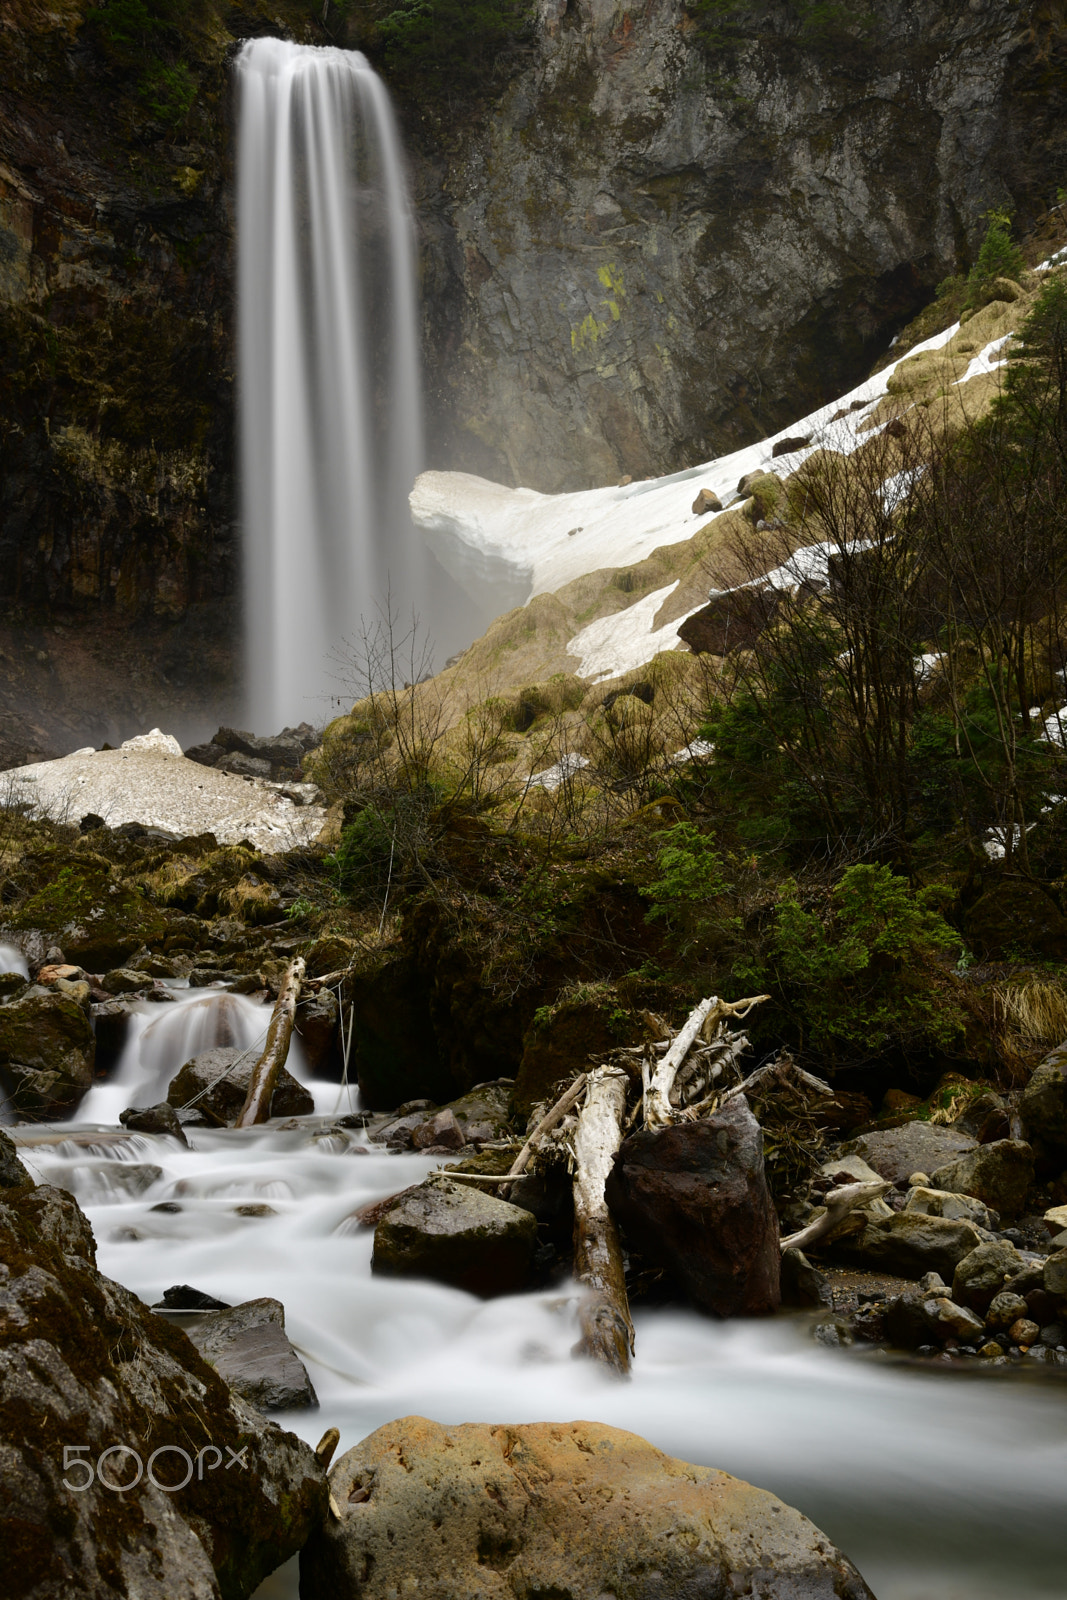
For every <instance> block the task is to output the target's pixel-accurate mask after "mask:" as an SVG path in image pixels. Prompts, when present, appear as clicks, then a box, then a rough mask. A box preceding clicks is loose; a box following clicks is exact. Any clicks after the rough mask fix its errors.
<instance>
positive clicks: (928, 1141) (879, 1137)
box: [841, 1122, 978, 1183]
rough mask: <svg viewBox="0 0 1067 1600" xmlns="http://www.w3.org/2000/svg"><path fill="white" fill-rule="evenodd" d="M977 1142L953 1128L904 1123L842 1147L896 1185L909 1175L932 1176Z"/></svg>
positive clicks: (861, 1135)
mask: <svg viewBox="0 0 1067 1600" xmlns="http://www.w3.org/2000/svg"><path fill="white" fill-rule="evenodd" d="M977 1144H978V1141H977V1140H976V1139H975V1138H973V1137H972V1136H971V1135H970V1134H967V1133H957V1132H956V1130H955V1129H954V1128H943V1127H941V1126H939V1125H938V1124H937V1123H934V1122H905V1123H904V1124H903V1126H902V1127H899V1128H876V1129H874V1130H873V1131H872V1132H871V1133H862V1134H860V1136H859V1138H857V1139H853V1140H851V1141H850V1142H849V1143H848V1144H846V1145H842V1147H841V1151H842V1154H843V1155H849V1154H851V1153H852V1152H853V1151H854V1152H855V1153H856V1154H857V1155H861V1156H862V1157H863V1159H864V1161H866V1162H867V1164H868V1166H871V1167H873V1168H874V1170H875V1172H876V1173H877V1174H878V1176H879V1177H880V1178H888V1179H889V1181H890V1183H900V1182H901V1181H902V1180H904V1179H906V1178H909V1177H910V1176H911V1174H912V1173H913V1172H929V1173H933V1171H934V1170H935V1168H937V1167H943V1166H944V1165H945V1163H946V1162H948V1161H954V1160H955V1159H956V1157H957V1156H961V1155H965V1154H966V1152H967V1151H968V1150H974V1149H976V1148H977Z"/></svg>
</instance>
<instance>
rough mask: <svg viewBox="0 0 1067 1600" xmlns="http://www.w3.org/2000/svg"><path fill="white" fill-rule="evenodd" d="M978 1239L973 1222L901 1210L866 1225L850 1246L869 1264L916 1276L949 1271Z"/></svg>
mask: <svg viewBox="0 0 1067 1600" xmlns="http://www.w3.org/2000/svg"><path fill="white" fill-rule="evenodd" d="M981 1242H982V1236H981V1234H980V1233H979V1231H978V1229H977V1228H976V1227H975V1225H974V1223H973V1222H965V1221H963V1220H962V1219H960V1220H958V1221H957V1220H950V1219H949V1218H948V1217H928V1216H924V1215H923V1214H922V1213H921V1212H915V1211H901V1212H898V1213H897V1215H896V1216H893V1217H886V1218H883V1219H880V1220H879V1221H878V1222H877V1223H875V1224H873V1225H871V1226H869V1227H867V1228H865V1229H864V1231H863V1233H862V1234H861V1236H860V1237H859V1239H857V1240H851V1239H850V1240H849V1249H850V1251H852V1252H854V1253H856V1254H857V1255H859V1256H860V1257H861V1259H862V1260H863V1261H864V1262H865V1263H867V1264H870V1265H871V1266H878V1267H881V1268H883V1269H884V1270H885V1271H887V1272H898V1273H900V1275H901V1277H904V1278H918V1277H921V1276H922V1274H923V1273H924V1272H931V1271H932V1272H940V1273H942V1274H948V1275H951V1274H952V1272H953V1271H954V1270H955V1268H956V1264H957V1263H958V1262H960V1261H962V1260H963V1258H964V1257H965V1256H968V1255H970V1254H971V1252H972V1251H973V1250H974V1249H975V1247H976V1246H977V1245H979V1244H981ZM954 1298H955V1297H954Z"/></svg>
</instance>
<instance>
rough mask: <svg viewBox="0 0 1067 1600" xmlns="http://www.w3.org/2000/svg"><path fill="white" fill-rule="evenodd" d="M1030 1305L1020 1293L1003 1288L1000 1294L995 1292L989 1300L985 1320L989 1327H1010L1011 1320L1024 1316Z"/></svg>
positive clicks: (1014, 1320)
mask: <svg viewBox="0 0 1067 1600" xmlns="http://www.w3.org/2000/svg"><path fill="white" fill-rule="evenodd" d="M1029 1310H1030V1307H1029V1306H1028V1305H1027V1303H1026V1301H1025V1300H1024V1299H1023V1297H1022V1295H1021V1294H1012V1293H1011V1292H1010V1290H1007V1289H1005V1290H1004V1292H1003V1293H1002V1294H995V1295H994V1296H993V1298H992V1300H991V1301H990V1302H989V1310H988V1311H987V1312H986V1322H987V1323H988V1324H989V1326H990V1327H991V1328H1010V1327H1011V1325H1012V1323H1013V1322H1018V1320H1019V1318H1020V1317H1025V1316H1026V1315H1027V1313H1028V1312H1029Z"/></svg>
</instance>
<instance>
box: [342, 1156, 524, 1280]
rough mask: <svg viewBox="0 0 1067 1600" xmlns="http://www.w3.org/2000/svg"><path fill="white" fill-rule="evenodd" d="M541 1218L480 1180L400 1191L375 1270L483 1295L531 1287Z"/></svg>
mask: <svg viewBox="0 0 1067 1600" xmlns="http://www.w3.org/2000/svg"><path fill="white" fill-rule="evenodd" d="M536 1245H537V1222H536V1219H535V1218H534V1217H533V1216H532V1214H531V1213H530V1212H529V1211H524V1210H522V1209H521V1208H520V1207H519V1206H513V1205H511V1204H510V1202H508V1201H507V1200H498V1199H497V1197H496V1196H495V1195H487V1194H483V1193H482V1192H481V1191H480V1190H478V1189H477V1188H475V1186H474V1185H473V1184H466V1183H457V1182H455V1181H454V1180H449V1179H447V1178H446V1179H436V1180H434V1181H432V1182H429V1183H423V1184H419V1185H418V1187H417V1188H414V1189H409V1190H408V1191H407V1192H406V1193H405V1194H403V1195H401V1196H400V1198H399V1200H398V1202H397V1204H396V1205H395V1206H393V1208H392V1209H391V1210H390V1211H387V1212H386V1213H385V1216H384V1217H383V1218H382V1220H381V1221H380V1222H379V1223H378V1226H377V1228H376V1229H375V1230H374V1254H373V1256H372V1257H371V1267H372V1270H373V1271H374V1272H377V1273H385V1274H388V1275H389V1276H394V1277H412V1278H433V1279H435V1280H436V1281H437V1282H438V1283H447V1284H451V1285H452V1286H453V1287H454V1288H456V1289H466V1290H467V1291H468V1293H470V1294H477V1295H481V1296H483V1297H487V1296H490V1295H498V1294H517V1293H519V1292H520V1291H521V1290H522V1289H525V1288H527V1287H528V1285H529V1280H530V1273H531V1269H532V1266H533V1253H534V1249H535V1248H536Z"/></svg>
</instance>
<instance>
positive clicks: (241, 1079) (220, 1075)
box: [167, 1046, 315, 1128]
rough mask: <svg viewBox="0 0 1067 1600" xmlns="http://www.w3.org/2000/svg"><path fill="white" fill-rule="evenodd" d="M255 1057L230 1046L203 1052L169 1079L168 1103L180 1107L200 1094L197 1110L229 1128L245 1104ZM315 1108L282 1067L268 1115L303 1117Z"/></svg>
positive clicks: (301, 1086) (299, 1084) (305, 1092)
mask: <svg viewBox="0 0 1067 1600" xmlns="http://www.w3.org/2000/svg"><path fill="white" fill-rule="evenodd" d="M258 1055H259V1050H258V1049H251V1050H238V1049H236V1048H235V1047H231V1046H226V1047H224V1048H221V1049H218V1050H202V1051H201V1052H200V1054H199V1055H198V1056H194V1057H193V1059H192V1060H191V1061H187V1062H186V1063H185V1065H184V1067H182V1069H181V1071H180V1072H178V1073H177V1074H176V1076H175V1077H173V1078H172V1079H171V1082H170V1088H169V1089H168V1090H167V1101H168V1103H169V1104H170V1105H172V1106H176V1107H181V1106H185V1105H188V1103H189V1101H190V1100H192V1099H193V1098H194V1096H196V1095H200V1096H201V1098H200V1099H198V1100H197V1102H196V1108H197V1110H198V1111H201V1112H203V1114H204V1116H206V1117H207V1118H208V1120H209V1121H211V1122H214V1123H215V1124H216V1126H218V1127H220V1128H228V1127H231V1126H232V1125H233V1122H234V1119H235V1118H236V1116H237V1113H238V1112H239V1111H240V1109H241V1107H242V1106H243V1105H244V1103H245V1096H246V1095H247V1093H248V1088H249V1084H250V1083H251V1081H252V1068H253V1067H254V1066H255V1063H256V1060H257V1057H258ZM205 1090H206V1091H207V1092H206V1093H204V1091H205ZM314 1109H315V1101H314V1098H313V1096H312V1095H310V1094H309V1093H308V1091H307V1090H306V1089H305V1088H304V1085H303V1084H302V1083H298V1082H297V1080H296V1079H295V1078H294V1077H293V1075H292V1073H291V1072H287V1071H286V1069H285V1068H284V1067H283V1068H282V1070H281V1071H280V1072H279V1074H278V1081H277V1083H276V1084H275V1087H274V1095H273V1097H272V1099H271V1103H270V1112H271V1116H272V1117H302V1116H306V1115H307V1114H308V1113H309V1112H311V1111H314Z"/></svg>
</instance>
